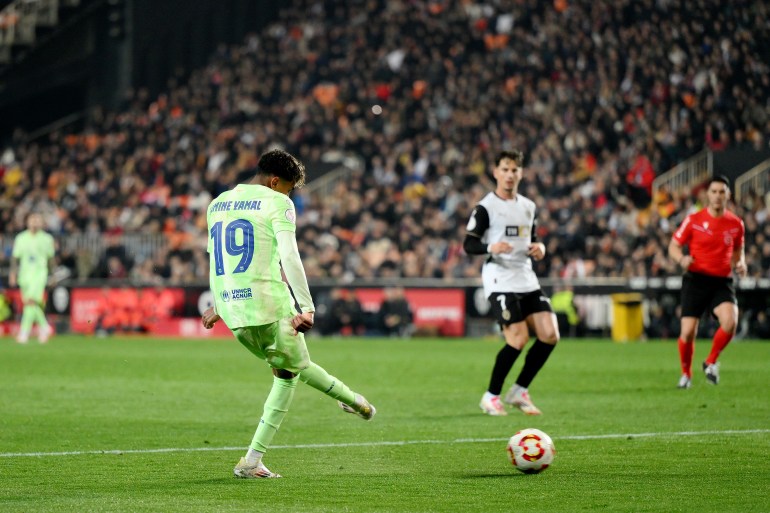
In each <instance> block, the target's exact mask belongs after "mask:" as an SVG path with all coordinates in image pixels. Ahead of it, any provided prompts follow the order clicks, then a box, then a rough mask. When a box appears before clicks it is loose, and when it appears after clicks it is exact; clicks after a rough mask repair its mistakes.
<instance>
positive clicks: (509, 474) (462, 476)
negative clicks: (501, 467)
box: [455, 472, 524, 479]
mask: <svg viewBox="0 0 770 513" xmlns="http://www.w3.org/2000/svg"><path fill="white" fill-rule="evenodd" d="M455 477H457V478H459V479H488V478H494V479H500V478H503V479H512V478H515V479H518V478H521V477H524V474H522V473H520V472H517V473H515V474H514V473H512V472H498V473H496V474H492V473H489V472H478V473H468V472H465V473H462V474H458V475H456V476H455Z"/></svg>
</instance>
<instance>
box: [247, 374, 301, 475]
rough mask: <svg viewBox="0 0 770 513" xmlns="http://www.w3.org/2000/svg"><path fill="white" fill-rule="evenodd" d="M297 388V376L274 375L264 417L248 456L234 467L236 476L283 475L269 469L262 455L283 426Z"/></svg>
mask: <svg viewBox="0 0 770 513" xmlns="http://www.w3.org/2000/svg"><path fill="white" fill-rule="evenodd" d="M296 388H297V378H296V377H295V378H292V379H282V378H279V377H277V376H275V377H273V387H272V388H271V389H270V394H269V395H268V396H267V400H266V401H265V408H264V411H263V413H262V418H261V419H260V421H259V426H258V427H257V431H256V433H254V438H253V439H252V441H251V446H250V447H249V451H248V452H247V453H246V456H245V457H243V458H241V460H240V461H239V462H238V464H237V465H236V466H235V468H234V469H233V474H235V476H236V477H242V478H248V479H252V478H263V477H281V476H280V474H276V473H274V472H271V471H270V470H268V468H267V467H265V465H264V464H263V463H262V456H263V455H264V454H265V452H266V451H267V449H268V447H270V443H271V442H272V441H273V437H274V436H275V433H276V432H277V431H278V428H279V427H281V422H283V418H284V417H285V416H286V412H287V411H289V406H290V405H291V401H292V399H293V398H294V390H296Z"/></svg>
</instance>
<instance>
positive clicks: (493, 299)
mask: <svg viewBox="0 0 770 513" xmlns="http://www.w3.org/2000/svg"><path fill="white" fill-rule="evenodd" d="M489 304H490V305H491V307H490V310H491V312H492V315H494V317H495V319H496V320H497V322H499V323H500V325H501V326H508V325H509V324H514V323H517V322H521V321H523V320H525V319H526V318H527V317H529V316H530V315H532V314H534V313H538V312H553V308H551V300H550V299H548V297H547V296H546V295H545V294H543V291H542V290H540V289H538V290H535V291H532V292H525V293H523V294H519V293H516V292H493V293H492V294H491V295H490V296H489Z"/></svg>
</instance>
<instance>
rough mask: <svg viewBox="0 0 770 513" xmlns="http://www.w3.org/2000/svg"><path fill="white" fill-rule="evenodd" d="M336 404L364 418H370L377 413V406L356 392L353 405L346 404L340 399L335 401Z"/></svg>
mask: <svg viewBox="0 0 770 513" xmlns="http://www.w3.org/2000/svg"><path fill="white" fill-rule="evenodd" d="M337 404H338V405H339V407H340V408H342V409H343V410H344V411H345V412H347V413H354V414H356V415H358V416H359V417H361V418H362V419H364V420H372V418H374V416H375V415H376V414H377V408H375V407H374V405H373V404H372V403H370V402H369V401H367V400H366V397H364V396H362V395H361V394H356V400H355V403H354V405H353V406H348V405H347V404H345V403H343V402H342V401H337Z"/></svg>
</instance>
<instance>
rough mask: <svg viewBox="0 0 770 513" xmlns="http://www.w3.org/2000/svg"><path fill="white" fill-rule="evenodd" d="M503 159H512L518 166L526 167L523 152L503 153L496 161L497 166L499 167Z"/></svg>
mask: <svg viewBox="0 0 770 513" xmlns="http://www.w3.org/2000/svg"><path fill="white" fill-rule="evenodd" d="M503 159H511V160H512V161H514V162H515V163H516V165H517V166H521V167H524V152H523V151H521V150H511V151H501V152H500V154H499V155H498V156H497V158H496V159H495V166H499V165H500V162H501V161H502V160H503Z"/></svg>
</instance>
